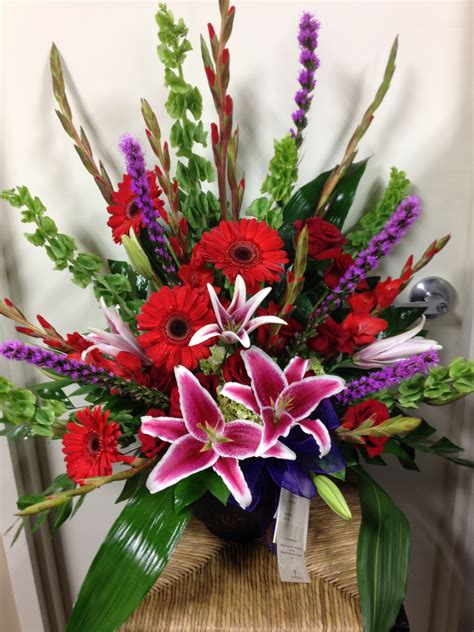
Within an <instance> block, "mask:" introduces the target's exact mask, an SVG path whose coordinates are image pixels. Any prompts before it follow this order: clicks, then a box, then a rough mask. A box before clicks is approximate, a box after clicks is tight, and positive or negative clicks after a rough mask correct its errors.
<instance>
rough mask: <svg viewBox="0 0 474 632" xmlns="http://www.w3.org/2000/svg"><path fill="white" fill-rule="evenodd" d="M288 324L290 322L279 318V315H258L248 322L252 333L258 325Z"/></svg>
mask: <svg viewBox="0 0 474 632" xmlns="http://www.w3.org/2000/svg"><path fill="white" fill-rule="evenodd" d="M273 324H275V325H287V324H288V323H287V322H286V320H283V318H278V316H257V317H256V318H252V320H250V321H249V322H248V324H247V327H246V329H247V332H248V333H250V332H252V331H253V330H254V329H257V327H260V326H261V325H273Z"/></svg>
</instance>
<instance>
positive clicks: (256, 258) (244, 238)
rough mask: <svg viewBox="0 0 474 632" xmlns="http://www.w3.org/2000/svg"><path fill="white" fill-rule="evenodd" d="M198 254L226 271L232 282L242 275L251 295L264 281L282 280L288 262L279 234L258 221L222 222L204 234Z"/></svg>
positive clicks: (224, 272) (225, 273)
mask: <svg viewBox="0 0 474 632" xmlns="http://www.w3.org/2000/svg"><path fill="white" fill-rule="evenodd" d="M198 251H199V255H200V256H201V257H202V259H204V261H206V262H207V263H212V264H213V265H215V266H216V268H219V269H220V270H222V272H223V274H224V275H225V276H226V277H227V278H228V279H230V281H232V282H233V281H234V280H235V277H236V276H237V275H238V274H240V275H241V276H242V277H243V279H244V281H245V284H246V286H247V291H249V292H251V293H252V292H255V291H256V290H257V289H258V285H259V284H260V283H262V282H263V281H265V282H267V283H272V282H273V281H278V280H279V279H280V277H281V275H282V273H283V264H285V263H287V262H288V257H287V255H286V252H285V251H284V250H283V241H282V240H281V239H280V237H279V235H278V233H277V231H276V230H273V228H270V226H268V224H266V223H265V222H258V221H257V220H256V219H242V220H240V221H238V222H221V223H220V224H219V226H217V227H216V228H213V229H212V230H211V231H210V232H208V233H205V234H204V235H203V237H202V239H201V242H200V244H199V247H198Z"/></svg>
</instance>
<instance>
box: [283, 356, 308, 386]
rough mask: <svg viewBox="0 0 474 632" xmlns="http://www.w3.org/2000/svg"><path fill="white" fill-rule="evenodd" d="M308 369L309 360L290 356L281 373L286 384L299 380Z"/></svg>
mask: <svg viewBox="0 0 474 632" xmlns="http://www.w3.org/2000/svg"><path fill="white" fill-rule="evenodd" d="M308 369H309V360H304V359H303V358H300V357H299V356H296V357H295V358H292V359H291V360H290V362H289V363H288V365H287V366H286V369H285V370H284V371H283V373H284V374H285V376H286V379H287V380H288V384H292V383H293V382H300V381H301V380H302V379H303V378H304V376H305V374H306V372H307V371H308Z"/></svg>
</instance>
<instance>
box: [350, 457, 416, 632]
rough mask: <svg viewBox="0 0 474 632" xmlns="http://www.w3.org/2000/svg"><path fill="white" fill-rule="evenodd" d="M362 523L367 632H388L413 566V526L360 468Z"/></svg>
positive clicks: (360, 560)
mask: <svg viewBox="0 0 474 632" xmlns="http://www.w3.org/2000/svg"><path fill="white" fill-rule="evenodd" d="M352 469H353V471H354V472H355V473H356V474H357V478H358V483H359V493H360V504H361V509H362V522H361V525H360V531H359V541H358V544H357V582H358V586H359V596H360V603H361V609H362V620H363V623H364V631H365V632H389V631H390V630H391V628H392V626H393V625H394V623H395V620H396V618H397V614H398V612H399V610H400V607H401V605H402V602H403V599H404V597H405V590H406V584H407V579H408V572H409V564H410V525H409V523H408V520H407V519H406V517H405V516H404V515H403V513H402V512H401V511H400V509H398V507H397V506H396V505H395V504H394V503H393V501H392V500H391V499H390V497H389V496H387V494H386V493H385V492H384V491H383V489H382V488H381V487H380V486H379V485H378V484H377V483H376V482H375V481H374V480H373V479H372V478H371V477H370V476H369V474H368V473H367V472H366V471H365V470H364V469H363V468H362V467H361V466H360V465H357V466H355V467H353V468H352Z"/></svg>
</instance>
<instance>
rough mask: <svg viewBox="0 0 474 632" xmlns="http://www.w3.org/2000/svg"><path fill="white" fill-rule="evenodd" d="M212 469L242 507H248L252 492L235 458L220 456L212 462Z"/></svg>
mask: <svg viewBox="0 0 474 632" xmlns="http://www.w3.org/2000/svg"><path fill="white" fill-rule="evenodd" d="M212 469H213V470H214V471H215V472H217V474H219V476H220V477H221V478H222V480H223V481H224V483H225V485H226V487H227V488H228V489H229V490H230V493H231V494H232V496H233V497H234V498H235V500H236V501H237V502H238V503H239V505H240V506H241V507H242V509H245V508H246V507H248V506H249V505H250V503H251V502H252V494H251V493H250V489H249V487H248V485H247V481H246V480H245V478H244V475H243V474H242V470H241V469H240V467H239V462H238V461H237V459H228V458H224V457H221V458H220V459H219V460H218V461H216V462H215V463H214V465H213V466H212Z"/></svg>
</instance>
